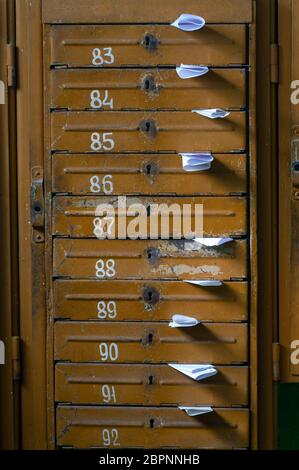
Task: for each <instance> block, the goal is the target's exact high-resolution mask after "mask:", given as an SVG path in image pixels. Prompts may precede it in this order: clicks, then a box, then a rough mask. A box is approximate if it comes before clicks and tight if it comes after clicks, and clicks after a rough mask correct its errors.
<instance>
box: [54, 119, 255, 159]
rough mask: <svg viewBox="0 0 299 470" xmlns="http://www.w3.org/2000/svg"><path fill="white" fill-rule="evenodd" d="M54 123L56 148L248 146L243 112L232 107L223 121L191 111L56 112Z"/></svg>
mask: <svg viewBox="0 0 299 470" xmlns="http://www.w3.org/2000/svg"><path fill="white" fill-rule="evenodd" d="M51 121H52V124H51V134H52V138H51V147H52V150H54V151H68V152H77V153H79V152H102V153H107V152H110V151H113V152H125V151H126V152H136V153H139V152H146V151H152V152H154V151H166V152H167V151H172V152H194V151H197V150H205V151H211V152H214V153H226V152H232V151H242V150H245V148H246V112H245V111H233V112H231V113H230V115H229V116H228V117H226V118H225V119H209V118H207V117H204V116H201V115H199V114H197V113H192V112H191V111H189V112H187V111H185V112H184V111H177V112H171V111H170V112H167V111H164V112H146V111H143V112H141V111H128V112H126V111H122V112H117V111H109V112H107V113H99V112H98V111H90V112H87V111H81V112H80V111H69V112H59V111H56V112H53V113H52V114H51Z"/></svg>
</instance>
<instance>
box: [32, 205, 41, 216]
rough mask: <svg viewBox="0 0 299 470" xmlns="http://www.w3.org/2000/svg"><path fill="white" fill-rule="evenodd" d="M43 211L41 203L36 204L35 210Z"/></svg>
mask: <svg viewBox="0 0 299 470" xmlns="http://www.w3.org/2000/svg"><path fill="white" fill-rule="evenodd" d="M41 211H42V208H41V206H40V205H39V204H35V206H34V212H37V213H38V214H39V213H40V212H41Z"/></svg>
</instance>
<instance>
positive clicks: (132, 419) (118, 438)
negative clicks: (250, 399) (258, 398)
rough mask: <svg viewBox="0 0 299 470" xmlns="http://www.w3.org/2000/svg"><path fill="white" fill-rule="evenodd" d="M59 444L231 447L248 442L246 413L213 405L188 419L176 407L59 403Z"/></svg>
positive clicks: (247, 416) (70, 445) (245, 411)
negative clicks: (71, 404)
mask: <svg viewBox="0 0 299 470" xmlns="http://www.w3.org/2000/svg"><path fill="white" fill-rule="evenodd" d="M56 439H57V445H58V446H60V447H66V446H67V447H77V448H90V447H101V448H103V447H104V448H105V447H106V448H115V447H116V448H126V447H144V448H151V449H155V448H163V447H167V448H170V447H171V448H176V447H177V448H185V449H192V448H194V449H199V448H200V449H204V448H209V449H212V448H213V449H233V448H247V447H248V446H249V412H248V410H246V409H243V410H236V409H225V408H215V409H214V412H213V413H208V414H205V415H201V416H195V417H190V416H188V415H187V414H186V413H185V412H184V411H182V410H180V409H178V408H166V407H161V408H142V407H134V408H132V407H95V406H61V405H60V406H58V407H57V410H56Z"/></svg>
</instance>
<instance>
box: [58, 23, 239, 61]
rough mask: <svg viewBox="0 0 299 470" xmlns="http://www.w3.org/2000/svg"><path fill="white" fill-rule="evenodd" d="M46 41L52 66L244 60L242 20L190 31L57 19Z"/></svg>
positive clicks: (154, 26) (163, 27)
mask: <svg viewBox="0 0 299 470" xmlns="http://www.w3.org/2000/svg"><path fill="white" fill-rule="evenodd" d="M175 19H176V18H174V20H175ZM50 44H51V46H50V51H51V58H50V60H51V65H52V66H58V65H59V66H62V65H64V66H67V67H124V66H136V65H138V66H144V67H147V66H157V65H179V64H181V63H185V64H204V65H217V66H227V65H240V64H246V60H247V58H246V27H245V25H219V24H207V25H206V26H205V27H204V28H203V29H201V30H200V31H194V32H185V31H180V30H178V29H177V28H174V27H173V26H169V25H167V26H158V25H157V26H156V25H117V26H116V25H100V26H93V25H84V26H79V25H75V26H66V25H63V26H60V25H55V26H52V27H51V30H50Z"/></svg>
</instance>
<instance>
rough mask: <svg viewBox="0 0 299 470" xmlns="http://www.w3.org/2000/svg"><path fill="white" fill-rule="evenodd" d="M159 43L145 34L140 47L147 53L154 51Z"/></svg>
mask: <svg viewBox="0 0 299 470" xmlns="http://www.w3.org/2000/svg"><path fill="white" fill-rule="evenodd" d="M158 44H159V41H158V39H157V38H156V37H155V36H154V35H153V34H151V33H146V34H145V35H144V38H143V41H142V45H143V47H145V49H147V50H149V51H155V50H156V49H157V48H158Z"/></svg>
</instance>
